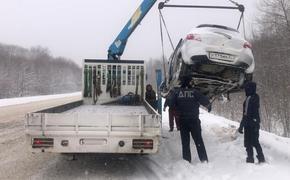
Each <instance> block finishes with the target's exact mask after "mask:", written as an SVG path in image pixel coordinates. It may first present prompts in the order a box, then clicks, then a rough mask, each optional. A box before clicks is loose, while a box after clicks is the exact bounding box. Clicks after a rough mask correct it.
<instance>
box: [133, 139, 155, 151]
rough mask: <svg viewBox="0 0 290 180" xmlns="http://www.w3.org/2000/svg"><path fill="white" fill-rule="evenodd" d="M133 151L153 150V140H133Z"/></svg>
mask: <svg viewBox="0 0 290 180" xmlns="http://www.w3.org/2000/svg"><path fill="white" fill-rule="evenodd" d="M133 149H153V140H152V139H133Z"/></svg>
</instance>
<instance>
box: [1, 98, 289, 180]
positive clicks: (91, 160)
mask: <svg viewBox="0 0 290 180" xmlns="http://www.w3.org/2000/svg"><path fill="white" fill-rule="evenodd" d="M60 96H65V97H67V96H70V95H53V96H46V97H33V98H32V97H31V98H28V99H29V101H28V100H27V101H24V100H22V98H17V99H14V100H13V101H14V102H15V104H19V103H25V102H31V99H33V100H35V101H40V100H44V98H47V99H51V98H57V97H60ZM71 96H73V94H71ZM13 101H12V100H11V101H10V103H8V101H6V102H5V100H4V101H3V100H0V105H2V106H4V105H12V104H13V103H12V102H13ZM4 102H5V103H4ZM200 119H201V123H202V130H203V131H202V134H203V139H204V143H205V146H206V150H207V154H208V157H209V163H200V161H199V159H198V157H197V154H196V149H195V146H194V143H193V141H192V139H191V146H192V147H191V152H192V163H188V162H187V161H184V160H182V155H181V142H180V135H179V132H178V131H176V129H175V130H174V131H173V132H168V130H169V123H168V112H164V113H163V120H162V121H163V123H162V125H163V129H162V138H161V144H160V150H159V153H157V154H154V155H144V156H139V155H134V156H133V155H129V156H127V155H121V156H120V155H104V154H80V155H78V157H77V160H76V161H67V160H64V159H63V158H62V155H58V154H46V153H41V154H31V153H29V152H28V151H26V150H24V151H23V147H24V146H25V142H24V129H23V126H22V124H21V123H20V126H19V127H21V128H20V130H19V129H18V128H17V127H18V126H16V128H14V124H12V125H13V126H12V125H11V127H10V126H9V128H14V129H15V131H13V133H11V134H10V135H9V136H8V135H5V136H4V135H3V136H0V139H1V138H2V139H4V140H7V141H5V143H2V144H3V145H1V146H0V150H1V151H0V160H1V161H0V179H69V180H71V179H138V180H139V179H154V180H155V179H172V180H176V179H177V180H179V179H180V180H192V179H197V180H245V179H246V180H257V179H263V180H272V179H277V180H289V179H290V139H289V138H283V137H279V136H276V135H274V134H271V133H267V132H264V131H261V134H260V142H261V145H262V148H263V150H264V154H265V157H266V161H267V163H265V164H257V163H256V164H247V163H245V159H246V151H245V148H244V147H243V136H242V135H239V134H237V133H236V129H237V126H238V123H237V122H233V121H230V120H227V119H225V118H222V117H219V116H216V115H213V114H209V113H207V112H206V111H203V110H201V114H200ZM21 121H23V120H21ZM5 127H6V126H3V128H5ZM0 128H1V126H0ZM9 128H5V129H3V131H7V130H8V129H9ZM15 137H18V138H15ZM10 139H12V140H10ZM15 142H19V143H15ZM1 177H2V178H1Z"/></svg>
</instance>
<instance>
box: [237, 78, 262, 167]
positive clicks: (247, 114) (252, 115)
mask: <svg viewBox="0 0 290 180" xmlns="http://www.w3.org/2000/svg"><path fill="white" fill-rule="evenodd" d="M256 87H257V85H256V83H255V82H247V83H246V84H245V93H246V99H245V101H244V104H243V119H242V121H241V123H240V127H239V129H238V131H239V132H240V133H241V134H242V133H243V130H245V133H244V146H245V148H246V151H247V159H246V162H248V163H254V152H253V147H255V149H256V151H257V154H258V155H257V158H258V161H259V163H262V162H265V157H264V154H263V150H262V147H261V145H260V143H259V130H260V113H259V108H260V98H259V95H258V94H257V93H256Z"/></svg>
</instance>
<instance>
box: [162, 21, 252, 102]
mask: <svg viewBox="0 0 290 180" xmlns="http://www.w3.org/2000/svg"><path fill="white" fill-rule="evenodd" d="M251 48H252V47H251V44H250V43H249V42H248V41H246V40H245V39H244V38H243V37H242V36H241V35H240V33H239V32H238V31H237V30H235V29H233V28H229V27H226V26H220V25H212V24H204V25H200V26H198V27H197V28H194V29H193V30H192V31H191V32H190V33H188V34H187V36H186V37H185V39H181V40H180V41H179V43H178V45H177V47H176V48H175V50H174V52H173V54H172V55H171V57H170V59H169V69H168V72H167V81H166V82H164V83H163V84H162V86H161V91H162V92H163V95H164V96H166V94H167V93H168V92H169V90H170V89H172V88H174V87H178V86H179V84H180V79H181V78H182V77H184V76H186V77H192V84H193V86H195V87H196V88H198V89H199V90H200V91H201V92H202V93H203V94H205V95H207V96H208V97H210V98H213V97H215V96H220V95H223V94H229V93H232V92H237V91H240V90H241V89H242V86H243V84H244V83H245V81H249V80H251V79H252V74H253V71H254V68H255V62H254V57H253V53H252V49H251Z"/></svg>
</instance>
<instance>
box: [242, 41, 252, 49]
mask: <svg viewBox="0 0 290 180" xmlns="http://www.w3.org/2000/svg"><path fill="white" fill-rule="evenodd" d="M244 48H249V49H252V44H250V43H249V42H245V43H244Z"/></svg>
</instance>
